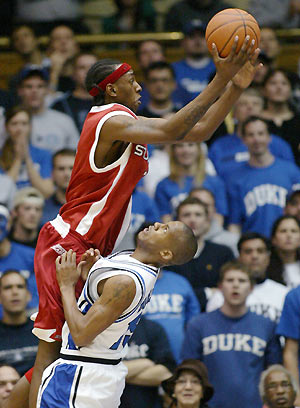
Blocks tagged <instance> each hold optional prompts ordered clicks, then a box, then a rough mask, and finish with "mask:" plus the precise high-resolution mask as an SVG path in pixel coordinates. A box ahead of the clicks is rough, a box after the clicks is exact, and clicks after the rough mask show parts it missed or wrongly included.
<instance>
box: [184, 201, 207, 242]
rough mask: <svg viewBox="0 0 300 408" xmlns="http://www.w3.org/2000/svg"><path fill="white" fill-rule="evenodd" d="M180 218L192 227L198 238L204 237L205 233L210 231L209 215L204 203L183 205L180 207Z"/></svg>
mask: <svg viewBox="0 0 300 408" xmlns="http://www.w3.org/2000/svg"><path fill="white" fill-rule="evenodd" d="M178 219H179V221H181V222H183V223H184V224H185V225H187V226H188V227H190V228H191V229H192V231H193V233H194V235H195V237H196V239H199V238H200V237H203V235H205V234H206V232H207V231H208V228H209V222H208V216H207V214H206V212H205V208H204V207H203V206H202V205H198V204H186V205H183V206H182V207H181V208H180V209H179V213H178Z"/></svg>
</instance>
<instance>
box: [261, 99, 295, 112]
mask: <svg viewBox="0 0 300 408" xmlns="http://www.w3.org/2000/svg"><path fill="white" fill-rule="evenodd" d="M266 111H267V112H270V113H272V114H274V115H278V114H285V113H288V112H290V108H289V105H288V103H287V102H272V101H269V102H268V104H267V109H266Z"/></svg>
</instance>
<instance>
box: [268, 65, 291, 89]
mask: <svg viewBox="0 0 300 408" xmlns="http://www.w3.org/2000/svg"><path fill="white" fill-rule="evenodd" d="M278 72H280V73H281V74H282V75H284V76H285V78H286V79H287V80H288V81H289V83H290V85H291V86H292V80H291V74H290V73H289V72H288V71H287V70H285V69H284V68H273V69H270V70H268V71H267V73H266V76H265V77H264V80H263V82H262V86H263V87H264V86H265V85H266V83H267V82H268V81H269V79H270V78H272V77H273V76H274V75H275V74H277V73H278Z"/></svg>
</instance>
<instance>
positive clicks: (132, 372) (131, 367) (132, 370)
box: [123, 358, 154, 382]
mask: <svg viewBox="0 0 300 408" xmlns="http://www.w3.org/2000/svg"><path fill="white" fill-rule="evenodd" d="M123 363H124V364H125V365H126V367H127V369H128V374H127V376H126V381H127V382H129V381H130V380H131V379H132V378H134V377H135V376H137V375H138V374H140V373H141V372H142V371H144V370H146V369H148V368H149V367H152V366H154V363H153V361H151V360H149V358H137V359H135V360H125V361H123Z"/></svg>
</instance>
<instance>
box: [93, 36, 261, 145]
mask: <svg viewBox="0 0 300 408" xmlns="http://www.w3.org/2000/svg"><path fill="white" fill-rule="evenodd" d="M248 41H249V38H248V39H247V40H245V42H244V44H243V47H242V49H241V51H240V52H239V53H238V54H236V53H235V49H236V43H235V45H234V46H233V48H232V50H231V53H230V55H229V56H228V57H227V58H220V57H219V56H218V53H217V50H216V48H214V50H213V58H214V62H215V64H216V69H217V74H216V76H215V77H214V79H213V80H212V81H211V82H210V83H209V84H208V86H207V87H206V88H205V89H204V91H203V92H201V94H200V95H198V96H197V97H196V98H195V99H194V100H193V101H191V102H190V103H189V104H187V105H186V106H185V107H183V108H182V109H181V110H180V111H179V112H177V113H176V114H175V115H174V116H172V117H171V118H168V119H147V118H140V119H139V120H138V121H136V120H135V119H133V118H130V117H126V116H114V117H112V118H110V119H108V120H107V121H106V122H105V124H104V125H103V128H102V131H101V138H102V141H104V142H105V141H112V140H120V141H124V142H134V143H175V142H176V141H179V140H182V139H183V138H184V137H185V136H186V134H187V133H188V132H190V130H191V129H192V128H193V127H194V126H195V124H196V123H197V122H199V120H200V119H201V118H202V117H203V116H204V115H205V113H206V112H207V111H208V109H209V108H210V107H211V105H212V104H213V103H214V102H215V100H216V99H217V98H218V97H219V96H220V94H221V93H222V92H223V91H224V89H225V87H226V85H227V84H228V82H229V81H230V80H231V79H232V78H233V77H234V76H235V74H236V73H237V72H238V71H239V70H240V69H241V68H242V67H243V66H244V65H245V64H246V62H247V61H248V60H250V59H251V61H252V60H253V58H254V59H255V60H256V58H257V55H258V51H256V52H255V53H254V54H253V45H251V46H249V47H248V45H249V44H248ZM247 47H248V48H247ZM253 55H255V56H256V57H253ZM251 80H252V78H251ZM250 82H251V81H250ZM248 85H249V84H248ZM240 92H241V91H240V87H238V86H234V87H233V89H232V90H231V91H229V92H226V97H225V100H224V102H225V103H228V105H229V106H226V109H225V108H224V110H222V111H221V112H220V114H219V117H218V118H217V122H219V123H221V122H222V120H224V118H225V116H226V115H227V113H228V111H229V110H230V108H231V106H232V103H233V102H235V101H236V99H237V98H238V97H239V95H240ZM218 105H220V103H219V104H218ZM216 111H217V109H215V112H216ZM210 116H212V114H211V115H210ZM207 122H208V119H206V120H205V124H206V126H207ZM206 126H203V129H201V133H199V132H197V134H198V136H197V141H201V140H205V139H207V132H208V133H211V132H213V131H214V128H212V125H211V124H210V126H209V127H208V128H207V129H206Z"/></svg>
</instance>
